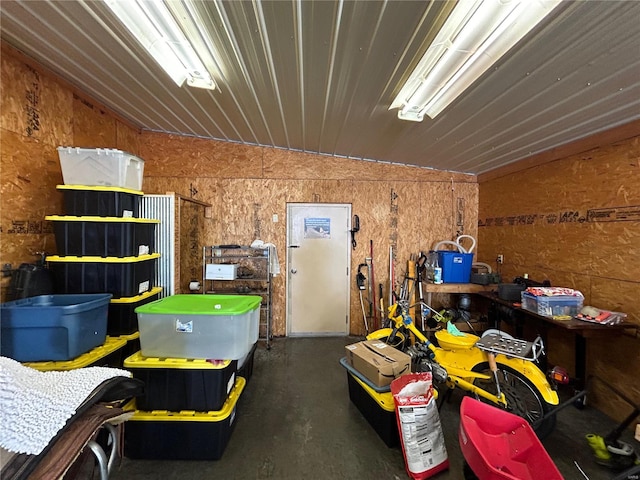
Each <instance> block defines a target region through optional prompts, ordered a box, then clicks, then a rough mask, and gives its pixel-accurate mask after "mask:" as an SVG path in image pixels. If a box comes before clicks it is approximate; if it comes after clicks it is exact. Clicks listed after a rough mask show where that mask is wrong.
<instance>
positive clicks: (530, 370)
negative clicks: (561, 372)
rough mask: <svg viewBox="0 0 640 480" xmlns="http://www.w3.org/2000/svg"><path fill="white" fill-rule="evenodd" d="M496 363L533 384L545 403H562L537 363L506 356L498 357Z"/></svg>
mask: <svg viewBox="0 0 640 480" xmlns="http://www.w3.org/2000/svg"><path fill="white" fill-rule="evenodd" d="M496 362H497V363H498V364H502V365H505V366H507V367H509V368H512V369H513V370H515V371H516V372H520V373H521V374H522V375H523V376H524V377H526V378H527V380H529V381H530V382H531V383H533V385H534V386H535V387H536V388H537V389H538V391H539V392H540V393H541V394H542V397H543V398H544V400H545V402H547V403H549V404H550V405H558V404H559V403H560V399H559V398H558V392H556V391H555V390H554V389H553V388H551V385H550V384H549V381H548V380H547V377H545V375H544V373H542V371H541V370H540V369H539V368H538V367H537V366H536V364H535V363H533V362H529V361H527V360H521V359H519V358H509V357H506V356H504V355H496Z"/></svg>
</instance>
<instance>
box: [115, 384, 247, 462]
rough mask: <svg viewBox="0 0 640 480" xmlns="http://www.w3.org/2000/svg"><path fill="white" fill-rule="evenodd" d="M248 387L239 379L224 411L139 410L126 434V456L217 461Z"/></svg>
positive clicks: (132, 418)
mask: <svg viewBox="0 0 640 480" xmlns="http://www.w3.org/2000/svg"><path fill="white" fill-rule="evenodd" d="M245 385H246V381H245V379H244V378H241V377H240V378H238V379H237V380H236V383H235V386H234V388H233V390H232V391H231V393H230V394H229V398H228V399H227V401H226V402H225V403H224V405H223V407H222V409H221V410H218V411H212V412H194V411H185V412H167V411H164V410H160V411H155V412H145V411H141V410H136V411H135V413H134V414H133V416H132V417H131V418H130V419H129V420H128V421H127V425H126V428H125V430H124V455H125V457H128V458H133V459H148V460H218V459H220V458H221V457H222V454H223V453H224V450H225V448H226V447H227V444H228V443H229V439H230V438H231V433H232V432H233V428H234V427H235V424H236V420H237V406H236V404H237V403H238V398H239V397H240V394H241V393H242V390H243V389H244V386H245Z"/></svg>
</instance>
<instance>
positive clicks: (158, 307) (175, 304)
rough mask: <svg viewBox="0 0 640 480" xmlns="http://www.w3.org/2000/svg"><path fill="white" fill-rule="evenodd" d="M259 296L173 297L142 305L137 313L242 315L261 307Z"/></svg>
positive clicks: (192, 295) (136, 310)
mask: <svg viewBox="0 0 640 480" xmlns="http://www.w3.org/2000/svg"><path fill="white" fill-rule="evenodd" d="M261 302H262V297H260V296H258V295H202V294H200V295H198V294H191V295H189V294H184V295H172V296H170V297H165V298H162V299H160V300H156V301H155V302H150V303H147V304H146V305H141V306H139V307H138V308H136V309H135V312H136V313H142V314H151V315H153V314H159V315H171V314H173V315H175V314H179V315H242V314H244V313H247V312H250V311H252V310H255V309H256V308H258V307H259V306H260V303H261Z"/></svg>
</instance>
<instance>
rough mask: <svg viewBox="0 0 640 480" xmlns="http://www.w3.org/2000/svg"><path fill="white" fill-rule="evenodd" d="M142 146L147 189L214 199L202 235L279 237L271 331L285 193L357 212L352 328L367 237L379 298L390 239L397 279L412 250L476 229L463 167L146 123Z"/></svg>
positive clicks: (281, 283) (217, 238)
mask: <svg viewBox="0 0 640 480" xmlns="http://www.w3.org/2000/svg"><path fill="white" fill-rule="evenodd" d="M140 155H141V157H142V158H144V159H145V191H146V192H147V193H163V192H166V191H174V192H177V193H180V194H182V195H185V196H189V197H192V198H194V199H197V200H200V201H204V202H207V203H211V204H212V205H213V216H212V218H211V219H205V222H204V238H205V245H215V244H240V245H249V244H251V243H252V242H253V241H254V240H256V239H261V240H263V241H264V242H271V243H274V244H275V245H276V248H277V251H278V257H279V261H280V265H281V271H282V272H283V273H282V274H281V275H279V276H277V277H275V278H274V282H273V320H274V322H273V333H274V335H284V334H285V332H286V323H285V322H286V317H285V296H286V288H285V287H286V285H285V274H286V269H285V266H286V260H287V258H286V253H287V252H286V248H285V240H286V205H287V203H288V202H311V203H316V202H317V203H347V204H351V205H352V212H353V214H355V215H358V216H359V217H360V232H359V233H358V234H357V236H356V240H357V248H356V249H355V250H352V252H351V256H352V259H351V267H352V273H353V274H352V281H351V309H350V318H351V326H350V331H351V333H352V334H357V335H360V334H363V333H364V323H363V320H362V311H361V309H360V305H359V299H358V290H357V286H356V283H355V271H356V269H357V266H358V264H359V263H362V262H364V261H365V258H366V257H369V256H370V240H373V250H374V256H373V262H374V268H375V281H376V284H378V283H382V284H383V285H384V291H385V299H386V298H387V294H388V288H389V287H388V284H389V274H388V272H389V247H390V246H391V245H392V246H393V247H394V251H395V258H394V264H395V271H396V281H397V282H401V281H402V278H403V275H404V272H405V268H406V267H405V266H406V261H407V260H408V259H409V256H410V255H411V254H412V253H417V252H419V251H420V250H424V251H427V250H429V249H430V248H432V247H433V245H434V244H435V243H436V242H437V241H440V240H443V239H452V238H455V236H456V235H457V234H459V233H466V234H470V235H473V236H476V235H477V202H478V200H477V195H478V193H477V184H476V183H475V177H473V176H470V175H462V174H452V173H450V172H442V171H435V170H426V169H420V168H413V167H405V166H398V165H390V164H383V163H374V162H364V161H358V160H348V159H337V158H332V157H327V156H321V155H314V154H307V153H300V152H290V151H285V150H279V149H273V148H265V147H256V146H247V145H240V144H234V143H228V142H219V141H212V140H203V139H197V138H187V137H179V136H173V135H164V134H159V133H149V132H144V133H143V134H142V135H141V140H140ZM274 214H277V215H278V218H279V221H278V222H277V223H274V222H273V221H272V218H273V215H274ZM194 255H195V253H194ZM200 257H201V254H199V255H198V259H200Z"/></svg>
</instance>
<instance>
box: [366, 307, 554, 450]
mask: <svg viewBox="0 0 640 480" xmlns="http://www.w3.org/2000/svg"><path fill="white" fill-rule="evenodd" d="M388 319H389V322H390V323H389V324H390V328H382V329H379V330H376V331H374V332H372V333H371V334H369V335H368V336H367V339H369V340H374V339H379V340H384V341H385V342H387V343H388V344H390V345H393V346H395V347H396V348H399V349H401V350H404V351H405V352H406V353H408V354H409V355H410V356H411V358H412V364H413V365H414V371H416V372H421V371H431V372H432V374H433V378H434V382H435V385H436V386H437V387H438V388H442V386H444V387H446V388H448V389H449V391H451V390H453V389H455V388H456V387H458V388H461V389H463V390H466V391H467V392H469V393H471V394H472V395H474V396H475V397H476V398H477V399H480V400H483V401H486V402H490V403H492V404H494V405H497V406H499V407H502V408H504V409H506V410H507V411H510V412H512V413H514V414H516V415H519V416H521V417H523V418H525V419H526V420H527V421H528V422H529V423H531V424H532V426H533V427H534V429H535V431H536V433H537V435H538V436H539V437H540V438H544V437H545V436H546V435H548V434H549V433H551V432H552V431H553V429H554V427H555V422H556V417H555V415H545V414H546V413H547V412H549V411H551V410H552V409H553V408H554V407H555V406H557V405H558V404H559V399H558V394H557V392H556V391H555V389H554V388H553V387H552V385H551V384H550V383H549V381H548V380H547V378H546V377H545V375H544V373H543V372H542V371H541V370H540V369H539V368H538V366H537V365H536V363H535V362H536V361H537V359H538V358H539V357H540V356H541V355H543V354H544V346H543V344H542V339H541V338H540V337H538V338H537V339H536V340H535V341H533V342H527V341H525V340H519V339H515V338H513V337H511V336H510V335H508V334H506V333H504V332H500V331H497V330H494V331H489V332H486V334H485V335H483V336H482V337H479V336H477V335H473V334H470V333H463V332H459V331H458V330H457V328H454V327H449V328H448V329H447V330H445V329H441V330H438V331H436V332H435V334H434V335H435V341H436V342H437V343H438V345H435V344H434V343H432V342H431V341H429V340H428V339H427V337H426V336H425V335H424V334H423V333H422V332H421V331H420V330H419V329H418V328H417V327H416V325H415V324H414V322H413V319H412V318H411V317H410V316H409V315H408V308H407V302H405V301H402V300H398V301H397V302H396V303H395V304H393V305H391V306H390V307H389V314H388ZM441 319H442V317H441ZM448 330H451V331H448ZM442 393H443V392H440V396H441V398H443V399H444V398H445V397H446V395H442Z"/></svg>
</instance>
